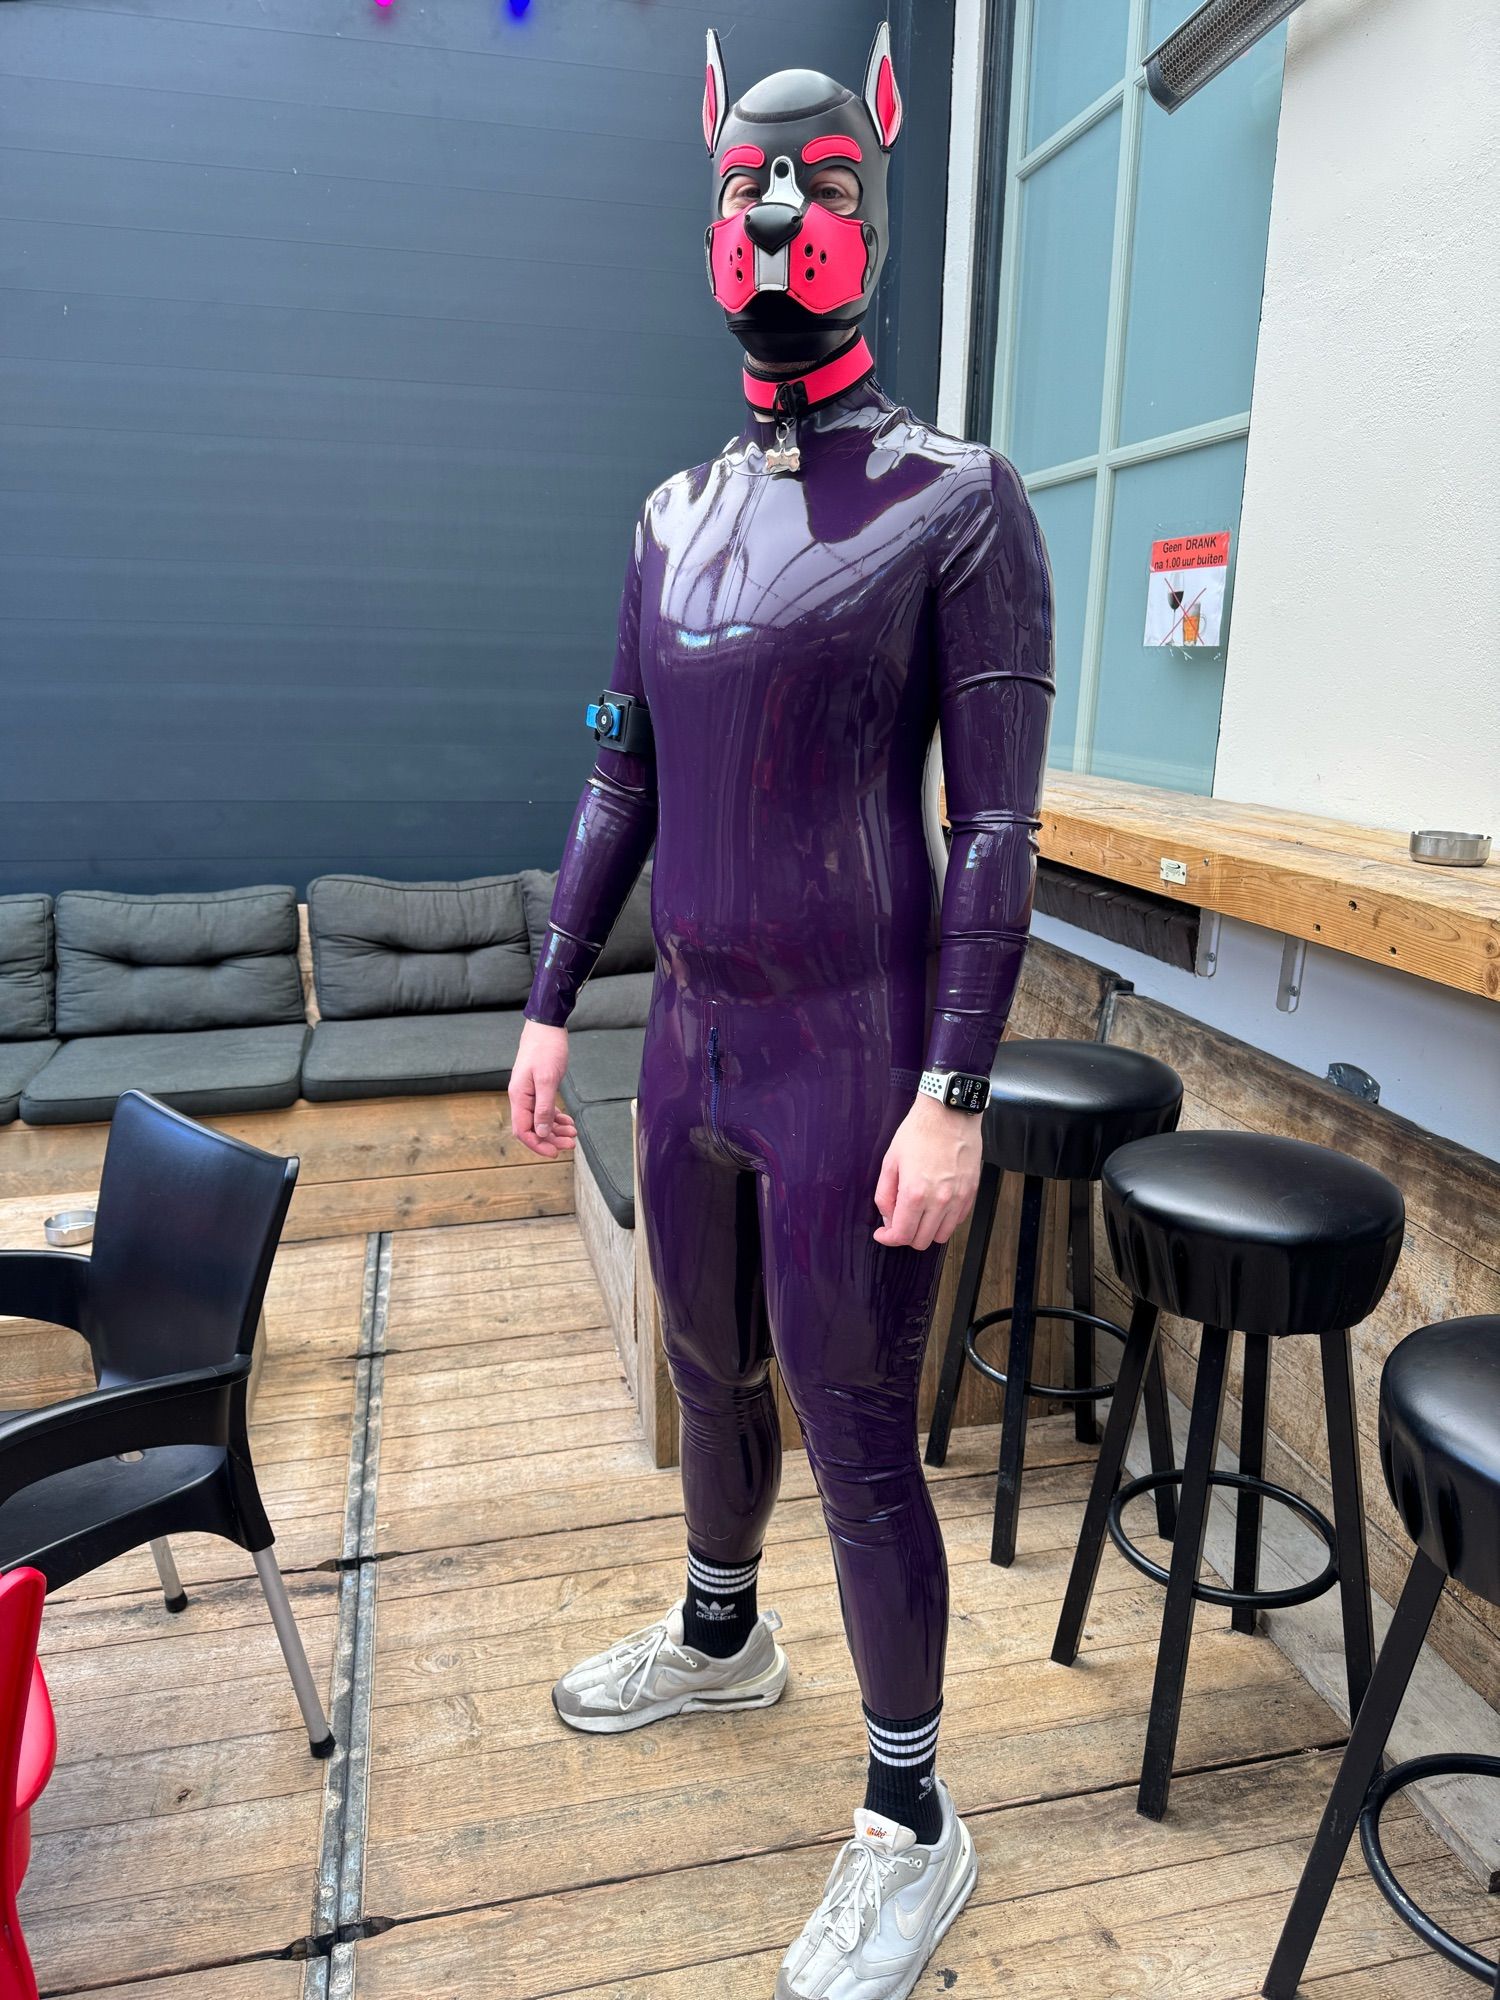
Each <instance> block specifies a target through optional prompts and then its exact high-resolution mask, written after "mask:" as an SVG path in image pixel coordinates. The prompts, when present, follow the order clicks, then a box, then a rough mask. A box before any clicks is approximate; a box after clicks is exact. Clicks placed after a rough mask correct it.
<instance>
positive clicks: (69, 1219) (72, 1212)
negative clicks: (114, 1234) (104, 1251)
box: [42, 1208, 94, 1250]
mask: <svg viewBox="0 0 1500 2000" xmlns="http://www.w3.org/2000/svg"><path fill="white" fill-rule="evenodd" d="M42 1228H43V1230H44V1232H45V1233H46V1237H47V1241H48V1242H49V1243H50V1244H51V1245H52V1247H53V1249H54V1250H76V1249H77V1247H78V1245H79V1244H80V1243H90V1242H92V1241H93V1236H94V1210H93V1209H91V1208H63V1209H59V1210H58V1212H57V1214H56V1215H49V1216H48V1217H47V1219H46V1221H45V1222H44V1223H43V1224H42Z"/></svg>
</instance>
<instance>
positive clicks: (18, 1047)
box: [0, 1042, 62, 1125]
mask: <svg viewBox="0 0 1500 2000" xmlns="http://www.w3.org/2000/svg"><path fill="white" fill-rule="evenodd" d="M61 1046H62V1044H61V1043H60V1042H0V1125H9V1124H10V1123H11V1121H12V1120H13V1119H14V1117H15V1115H16V1113H17V1112H18V1111H19V1110H20V1108H21V1092H22V1091H23V1090H24V1089H25V1088H26V1086H27V1084H28V1083H30V1081H31V1079H32V1078H33V1077H34V1076H35V1075H36V1073H37V1071H38V1070H39V1069H40V1068H41V1067H42V1065H43V1063H45V1062H48V1061H50V1060H51V1058H52V1057H53V1056H54V1055H56V1053H57V1051H58V1049H59V1048H60V1047H61Z"/></svg>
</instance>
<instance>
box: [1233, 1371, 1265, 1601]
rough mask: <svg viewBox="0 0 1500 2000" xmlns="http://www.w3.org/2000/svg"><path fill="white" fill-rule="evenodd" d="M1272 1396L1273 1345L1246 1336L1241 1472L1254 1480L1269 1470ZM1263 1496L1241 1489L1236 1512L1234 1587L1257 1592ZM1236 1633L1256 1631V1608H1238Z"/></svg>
mask: <svg viewBox="0 0 1500 2000" xmlns="http://www.w3.org/2000/svg"><path fill="white" fill-rule="evenodd" d="M1270 1396H1271V1343H1270V1340H1269V1339H1268V1338H1267V1337H1265V1336H1264V1335H1260V1334H1249V1333H1247V1334H1246V1336H1245V1394H1244V1397H1243V1399H1242V1401H1241V1404H1240V1471H1241V1472H1247V1473H1249V1474H1250V1476H1251V1478H1253V1479H1260V1478H1263V1477H1264V1475H1265V1470H1266V1422H1267V1416H1268V1413H1269V1410H1270ZM1261 1511H1262V1510H1261V1495H1260V1494H1259V1493H1256V1492H1253V1491H1252V1490H1251V1489H1250V1488H1249V1487H1248V1486H1242V1487H1241V1488H1240V1494H1239V1500H1238V1502H1237V1504H1236V1506H1235V1511H1234V1587H1235V1589H1236V1590H1254V1589H1255V1587H1256V1583H1257V1580H1258V1578H1259V1575H1260V1523H1261ZM1230 1623H1231V1624H1232V1625H1233V1627H1234V1629H1235V1631H1236V1632H1253V1631H1254V1630H1255V1606H1254V1605H1253V1604H1236V1605H1235V1607H1234V1610H1233V1613H1232V1616H1231V1619H1230Z"/></svg>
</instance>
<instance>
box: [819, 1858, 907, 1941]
mask: <svg viewBox="0 0 1500 2000" xmlns="http://www.w3.org/2000/svg"><path fill="white" fill-rule="evenodd" d="M920 1866H921V1862H920V1861H919V1860H917V1859H916V1858H915V1857H914V1856H912V1855H909V1854H882V1853H881V1852H880V1850H879V1848H876V1847H872V1846H871V1845H870V1843H869V1842H868V1841H865V1840H860V1839H859V1838H858V1837H857V1836H856V1838H855V1839H853V1840H851V1841H850V1842H849V1843H848V1844H847V1846H846V1847H845V1848H844V1851H843V1853H842V1854H841V1855H840V1857H839V1860H838V1863H837V1865H836V1868H835V1874H836V1876H837V1877H838V1880H837V1883H836V1886H834V1887H833V1888H831V1889H830V1891H829V1893H828V1896H827V1899H826V1900H825V1902H824V1904H823V1907H822V1909H821V1910H820V1911H819V1912H818V1914H819V1916H820V1917H821V1918H822V1920H823V1922H822V1931H823V1933H824V1934H825V1935H831V1936H832V1938H833V1941H834V1943H835V1944H836V1945H837V1946H838V1948H839V1950H840V1951H853V1949H854V1947H855V1946H856V1945H857V1944H858V1943H859V1941H860V1937H861V1936H862V1934H863V1930H864V1916H865V1912H866V1910H869V1911H870V1912H872V1914H873V1915H874V1918H875V1922H876V1924H877V1925H878V1924H879V1922H880V1910H881V1905H882V1903H883V1902H884V1901H885V1894H886V1890H887V1888H888V1887H889V1885H890V1880H891V1877H892V1876H893V1875H894V1874H895V1872H896V1870H897V1869H898V1868H919V1867H920Z"/></svg>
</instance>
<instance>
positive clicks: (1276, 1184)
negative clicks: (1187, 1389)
mask: <svg viewBox="0 0 1500 2000" xmlns="http://www.w3.org/2000/svg"><path fill="white" fill-rule="evenodd" d="M1103 1178H1104V1225H1105V1232H1106V1234H1107V1236H1108V1239H1109V1247H1110V1251H1111V1254H1112V1255H1113V1257H1114V1260H1115V1263H1116V1265H1117V1266H1118V1268H1119V1271H1120V1275H1121V1277H1122V1278H1123V1279H1124V1281H1125V1283H1126V1284H1127V1285H1128V1286H1129V1287H1130V1289H1131V1291H1132V1292H1134V1293H1135V1294H1136V1296H1137V1297H1139V1298H1143V1299H1148V1300H1150V1301H1151V1303H1152V1304H1153V1305H1155V1306H1157V1307H1159V1308H1160V1310H1161V1311H1162V1312H1169V1313H1176V1314H1178V1315H1180V1316H1181V1317H1182V1318H1183V1319H1189V1320H1198V1321H1200V1322H1201V1323H1202V1326H1203V1341H1202V1345H1201V1347H1200V1349H1199V1353H1198V1375H1197V1382H1196V1386H1195V1389H1194V1394H1193V1409H1192V1416H1191V1419H1190V1422H1189V1426H1188V1442H1187V1452H1186V1455H1185V1458H1184V1461H1183V1467H1182V1470H1181V1471H1180V1472H1171V1473H1166V1474H1163V1473H1161V1472H1153V1473H1151V1474H1150V1475H1148V1476H1147V1477H1146V1478H1144V1479H1136V1480H1132V1481H1131V1482H1130V1484H1129V1485H1127V1486H1124V1487H1121V1488H1120V1490H1119V1492H1118V1493H1116V1491H1115V1488H1116V1486H1117V1484H1118V1482H1119V1477H1120V1471H1121V1468H1122V1467H1123V1465H1124V1463H1125V1447H1126V1443H1127V1442H1128V1439H1129V1436H1130V1430H1131V1426H1132V1424H1133V1423H1134V1421H1135V1413H1136V1405H1137V1403H1138V1402H1139V1400H1140V1395H1141V1385H1142V1383H1143V1381H1144V1379H1145V1374H1146V1370H1147V1367H1148V1365H1149V1364H1150V1362H1151V1360H1152V1355H1153V1350H1154V1346H1155V1340H1156V1326H1155V1322H1154V1321H1153V1322H1152V1323H1151V1324H1150V1325H1149V1326H1145V1325H1142V1326H1141V1327H1140V1328H1137V1327H1136V1326H1134V1325H1133V1326H1132V1328H1131V1338H1130V1343H1129V1345H1128V1346H1127V1347H1126V1350H1125V1356H1124V1359H1123V1361H1122V1362H1121V1364H1120V1379H1119V1383H1118V1385H1117V1387H1116V1390H1115V1399H1114V1403H1113V1406H1112V1407H1111V1409H1110V1413H1109V1423H1108V1425H1107V1426H1106V1429H1105V1434H1104V1444H1103V1446H1102V1448H1101V1450H1100V1453H1099V1465H1098V1469H1097V1471H1096V1473H1095V1475H1094V1486H1093V1491H1092V1492H1091V1493H1090V1495H1089V1501H1088V1507H1087V1510H1086V1512H1085V1514H1084V1521H1083V1533H1082V1535H1081V1537H1080V1539H1079V1543H1078V1550H1077V1553H1076V1555H1075V1556H1074V1559H1073V1573H1072V1575H1071V1576H1070V1577H1069V1579H1068V1590H1067V1595H1066V1597H1065V1598H1064V1600H1063V1609H1062V1617H1061V1620H1060V1621H1059V1623H1058V1628H1057V1638H1056V1640H1055V1641H1054V1643H1053V1647H1052V1657H1053V1659H1054V1660H1057V1661H1058V1662H1059V1663H1060V1664H1061V1665H1063V1666H1065V1667H1070V1666H1072V1664H1073V1662H1074V1660H1075V1659H1076V1658H1077V1657H1078V1642H1079V1639H1080V1637H1081V1636H1082V1633H1083V1623H1084V1619H1085V1618H1086V1617H1087V1615H1088V1607H1089V1599H1090V1597H1091V1596H1092V1595H1093V1589H1094V1580H1095V1578H1096V1577H1097V1575H1098V1573H1099V1560H1100V1557H1101V1556H1102V1554H1103V1552H1104V1538H1105V1536H1106V1534H1107V1535H1108V1536H1109V1537H1110V1539H1111V1540H1112V1541H1113V1542H1114V1543H1115V1546H1116V1547H1117V1548H1118V1549H1119V1550H1120V1552H1121V1554H1122V1555H1124V1556H1125V1557H1126V1559H1127V1560H1128V1561H1129V1562H1131V1563H1133V1564H1134V1565H1135V1567H1136V1568H1137V1569H1138V1570H1140V1571H1141V1573H1142V1574H1143V1575H1145V1576H1149V1577H1153V1578H1154V1579H1155V1580H1156V1581H1157V1582H1158V1583H1163V1584H1165V1585H1166V1590H1167V1599H1166V1607H1165V1610H1164V1611H1163V1614H1162V1627H1161V1644H1160V1647H1159V1649H1158V1652H1157V1659H1156V1685H1155V1687H1154V1689H1153V1691H1152V1696H1151V1720H1150V1723H1149V1725H1148V1728H1147V1733H1146V1755H1145V1762H1144V1765H1143V1768H1142V1771H1141V1785H1140V1793H1139V1796H1138V1799H1137V1806H1138V1809H1139V1810H1140V1811H1141V1812H1143V1813H1144V1814H1145V1815H1146V1816H1147V1818H1149V1819H1160V1818H1161V1817H1162V1815H1163V1814H1164V1813H1165V1811H1166V1809H1167V1793H1168V1790H1169V1788H1170V1786H1171V1782H1172V1759H1173V1756H1174V1754H1175V1752H1176V1748H1177V1728H1178V1723H1179V1721H1180V1720H1181V1715H1182V1696H1183V1686H1184V1683H1185V1681H1186V1678H1187V1663H1188V1648H1189V1646H1190V1644H1191V1643H1192V1635H1193V1606H1194V1604H1195V1603H1196V1602H1197V1601H1198V1600H1199V1599H1202V1600H1203V1601H1204V1602H1206V1603H1209V1604H1228V1605H1231V1606H1232V1607H1233V1609H1234V1625H1235V1629H1236V1630H1238V1631H1242V1632H1253V1631H1254V1630H1255V1615H1256V1611H1257V1609H1259V1608H1265V1607H1270V1606H1279V1605H1290V1604H1305V1603H1307V1602H1308V1600H1309V1599H1311V1598H1314V1597H1320V1596H1321V1595H1322V1594H1323V1592H1324V1591H1325V1590H1331V1589H1332V1587H1333V1585H1334V1583H1335V1582H1337V1583H1338V1585H1339V1588H1340V1592H1341V1594H1342V1599H1343V1613H1344V1661H1345V1666H1346V1669H1347V1671H1348V1676H1349V1711H1350V1713H1351V1715H1352V1714H1353V1713H1354V1712H1355V1710H1356V1709H1357V1708H1358V1707H1359V1704H1360V1702H1361V1700H1362V1699H1363V1698H1364V1692H1365V1689H1366V1687H1368V1685H1369V1681H1370V1673H1371V1669H1372V1662H1373V1660H1374V1654H1375V1637H1374V1628H1373V1625H1372V1622H1371V1614H1370V1583H1369V1566H1368V1560H1367V1556H1366V1550H1365V1519H1364V1495H1363V1490H1362V1487H1361V1483H1360V1469H1359V1435H1358V1431H1357V1429H1356V1427H1355V1414H1354V1375H1353V1369H1352V1366H1351V1361H1350V1342H1349V1328H1350V1327H1352V1326H1356V1325H1358V1323H1359V1322H1360V1321H1361V1320H1362V1319H1366V1318H1368V1316H1369V1315H1370V1313H1371V1312H1373V1311H1374V1309H1375V1307H1376V1306H1377V1305H1378V1304H1379V1302H1380V1298H1381V1295H1382V1293H1383V1292H1384V1291H1385V1288H1386V1285H1387V1283H1388V1282H1389V1279H1390V1275H1391V1272H1392V1271H1393V1270H1394V1269H1395V1265H1396V1259H1397V1257H1398V1256H1399V1255H1400V1254H1401V1237H1402V1231H1403V1229H1404V1226H1405V1209H1404V1205H1403V1203H1402V1200H1401V1195H1400V1193H1399V1191H1398V1190H1397V1189H1396V1188H1394V1187H1392V1185H1391V1183H1390V1182H1389V1181H1388V1180H1387V1179H1386V1178H1385V1176H1384V1175H1383V1174H1378V1173H1376V1171H1375V1170H1374V1168H1373V1167H1367V1166H1365V1165H1363V1164H1362V1163H1361V1162H1360V1161H1358V1160H1351V1159H1347V1158H1346V1157H1345V1156H1344V1155H1343V1154H1342V1153H1335V1152H1331V1151H1330V1150H1329V1149H1328V1148H1327V1147H1325V1146H1312V1145H1307V1144H1305V1143H1304V1142H1303V1141H1301V1140H1299V1139H1281V1138H1274V1137H1268V1136H1266V1135H1264V1134H1261V1133H1256V1132H1177V1133H1170V1134H1168V1135H1167V1136H1166V1137H1164V1138H1161V1139H1141V1140H1138V1141H1137V1142H1136V1144H1135V1145H1133V1146H1126V1147H1123V1148H1122V1149H1121V1150H1120V1151H1119V1152H1118V1153H1116V1154H1115V1155H1114V1157H1113V1158H1112V1159H1111V1160H1109V1161H1108V1163H1107V1164H1106V1166H1105V1169H1104V1177H1103ZM1236 1329H1238V1330H1239V1331H1240V1332H1241V1333H1243V1334H1244V1336H1245V1388H1244V1398H1243V1405H1242V1415H1241V1433H1240V1468H1239V1471H1238V1472H1217V1471H1215V1469H1214V1457H1215V1453H1216V1452H1217V1449H1218V1443H1219V1424H1220V1420H1221V1417H1222V1415H1223V1408H1224V1387H1225V1382H1226V1380H1227V1377H1228V1373H1229V1347H1230V1341H1231V1339H1232V1336H1233V1333H1234V1332H1235V1330H1236ZM1295 1334H1316V1335H1317V1336H1318V1337H1319V1340H1320V1342H1321V1346H1322V1361H1323V1401H1324V1410H1325V1418H1326V1422H1327V1427H1328V1458H1329V1466H1330V1471H1331V1476H1332V1484H1333V1521H1331V1522H1330V1521H1329V1520H1327V1519H1326V1517H1325V1516H1324V1515H1322V1514H1320V1513H1319V1512H1318V1511H1317V1510H1316V1509H1315V1508H1313V1507H1310V1506H1309V1505H1308V1504H1307V1502H1306V1501H1305V1500H1303V1499H1301V1498H1299V1497H1298V1495H1296V1494H1295V1493H1289V1492H1287V1490H1286V1488H1285V1487H1282V1486H1273V1485H1272V1484H1271V1482H1270V1481H1269V1480H1267V1479H1266V1478H1264V1477H1263V1471H1264V1466H1265V1449H1266V1414H1267V1401H1268V1395H1267V1391H1268V1387H1269V1380H1270V1368H1271V1341H1272V1339H1274V1338H1280V1337H1285V1336H1291V1335H1295ZM1164 1483H1170V1484H1173V1485H1176V1486H1178V1487H1180V1493H1179V1496H1178V1516H1177V1533H1176V1536H1175V1537H1174V1539H1173V1543H1172V1563H1171V1568H1170V1569H1169V1570H1163V1569H1162V1568H1161V1567H1160V1566H1159V1565H1158V1564H1156V1563H1153V1562H1151V1561H1150V1560H1149V1558H1148V1557H1146V1556H1145V1555H1143V1554H1142V1553H1141V1551H1140V1550H1139V1549H1137V1548H1136V1547H1135V1545H1134V1543H1133V1542H1131V1540H1130V1539H1129V1537H1128V1536H1127V1535H1126V1533H1125V1530H1124V1528H1123V1527H1122V1526H1121V1522H1120V1515H1121V1512H1122V1510H1123V1509H1124V1508H1125V1507H1126V1506H1127V1505H1128V1504H1129V1503H1130V1501H1131V1500H1133V1499H1135V1498H1136V1497H1137V1496H1138V1495H1139V1494H1142V1493H1148V1492H1151V1491H1153V1490H1155V1489H1156V1488H1158V1487H1159V1486H1161V1485H1162V1484H1164ZM1215 1486H1228V1487H1232V1488H1234V1489H1236V1490H1237V1491H1238V1494H1239V1499H1238V1501H1237V1504H1236V1513H1235V1550H1234V1585H1233V1588H1232V1589H1228V1590H1225V1589H1221V1588H1220V1587H1219V1586H1217V1585H1213V1584H1207V1583H1200V1582H1199V1581H1198V1571H1199V1569H1200V1567H1201V1565H1202V1562H1203V1542H1204V1536H1205V1534H1206V1532H1207V1528H1208V1504H1209V1499H1210V1494H1211V1489H1212V1488H1213V1487H1215ZM1268 1499H1270V1500H1279V1501H1281V1502H1282V1503H1283V1504H1284V1505H1285V1506H1288V1507H1291V1508H1292V1509H1293V1510H1294V1511H1295V1512H1296V1513H1298V1514H1300V1515H1301V1516H1302V1517H1303V1519H1304V1520H1306V1521H1308V1522H1310V1523H1311V1524H1312V1526H1313V1527H1315V1528H1316V1529H1317V1530H1318V1532H1319V1534H1321V1535H1322V1537H1323V1539H1324V1541H1325V1542H1326V1543H1327V1544H1328V1551H1329V1560H1328V1563H1327V1565H1326V1567H1325V1568H1324V1569H1323V1571H1322V1572H1321V1574H1319V1575H1318V1576H1316V1577H1314V1578H1313V1579H1312V1580H1311V1582H1309V1583H1302V1584H1295V1585H1292V1586H1291V1587H1289V1588H1288V1589H1285V1590H1257V1588H1256V1573H1257V1570H1258V1567H1259V1553H1260V1522H1261V1505H1262V1502H1263V1501H1265V1500H1268Z"/></svg>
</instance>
